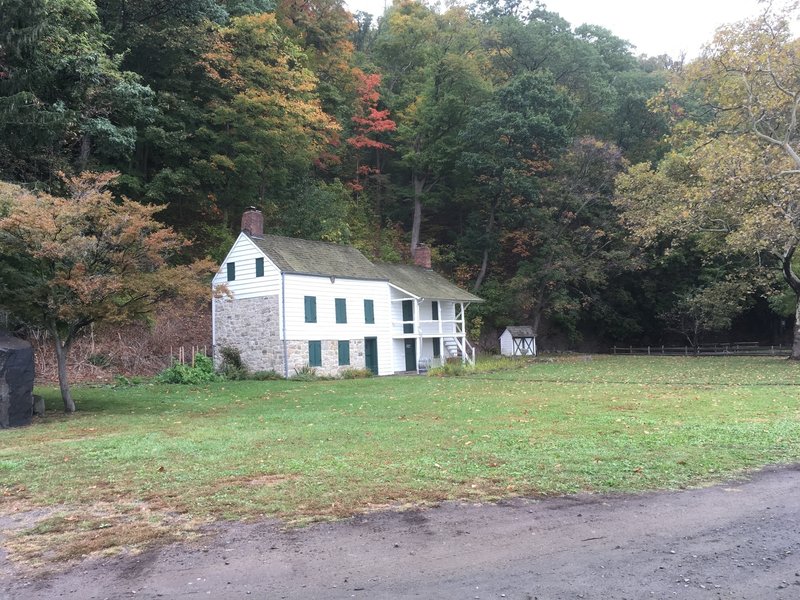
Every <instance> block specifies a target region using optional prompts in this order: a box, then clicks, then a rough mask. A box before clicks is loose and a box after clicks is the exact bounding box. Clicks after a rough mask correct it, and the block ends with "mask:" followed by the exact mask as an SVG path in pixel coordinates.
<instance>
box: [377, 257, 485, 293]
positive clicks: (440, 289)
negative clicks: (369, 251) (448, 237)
mask: <svg viewBox="0 0 800 600" xmlns="http://www.w3.org/2000/svg"><path fill="white" fill-rule="evenodd" d="M375 267H376V268H377V269H378V270H379V271H380V272H381V273H382V274H383V276H384V279H388V280H389V283H391V284H393V285H395V286H397V287H399V288H401V289H403V290H405V291H407V292H410V293H412V294H414V295H415V296H417V297H418V298H430V299H434V300H437V299H438V300H454V301H456V302H483V300H482V299H481V298H478V296H475V295H474V294H470V293H469V292H467V291H465V290H462V289H461V288H460V287H458V286H457V285H455V284H453V283H450V282H449V281H448V280H447V279H445V278H444V277H442V276H441V275H439V274H438V273H436V272H434V271H431V270H430V269H423V268H421V267H416V266H413V265H395V264H388V263H378V264H376V265H375Z"/></svg>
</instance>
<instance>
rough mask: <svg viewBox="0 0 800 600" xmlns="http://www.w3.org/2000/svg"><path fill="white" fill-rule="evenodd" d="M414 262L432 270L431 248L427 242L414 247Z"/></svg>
mask: <svg viewBox="0 0 800 600" xmlns="http://www.w3.org/2000/svg"><path fill="white" fill-rule="evenodd" d="M414 264H415V265H417V266H418V267H422V268H423V269H428V270H429V271H430V269H431V249H430V248H429V247H428V246H426V245H425V244H418V245H417V247H416V248H415V249H414Z"/></svg>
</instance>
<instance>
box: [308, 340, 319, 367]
mask: <svg viewBox="0 0 800 600" xmlns="http://www.w3.org/2000/svg"><path fill="white" fill-rule="evenodd" d="M308 366H309V367H321V366H322V342H321V341H319V340H309V342H308Z"/></svg>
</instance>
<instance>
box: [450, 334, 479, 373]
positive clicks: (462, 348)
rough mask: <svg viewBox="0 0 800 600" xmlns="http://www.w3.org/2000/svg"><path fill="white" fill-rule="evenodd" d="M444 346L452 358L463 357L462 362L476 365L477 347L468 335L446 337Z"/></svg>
mask: <svg viewBox="0 0 800 600" xmlns="http://www.w3.org/2000/svg"><path fill="white" fill-rule="evenodd" d="M444 347H445V349H446V350H447V353H448V354H449V355H450V356H451V357H452V358H457V357H461V360H462V362H464V363H469V365H470V366H472V367H474V366H475V347H474V346H473V345H472V344H470V343H469V340H468V339H467V338H466V337H449V338H445V340H444Z"/></svg>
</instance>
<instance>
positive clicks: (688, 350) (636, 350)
mask: <svg viewBox="0 0 800 600" xmlns="http://www.w3.org/2000/svg"><path fill="white" fill-rule="evenodd" d="M791 352H792V347H791V346H789V345H784V344H779V345H772V346H766V345H763V346H762V345H761V344H759V343H758V342H737V343H733V344H708V345H703V346H638V347H637V346H613V347H612V348H611V353H612V354H630V355H639V356H642V355H644V356H789V354H791Z"/></svg>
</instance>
